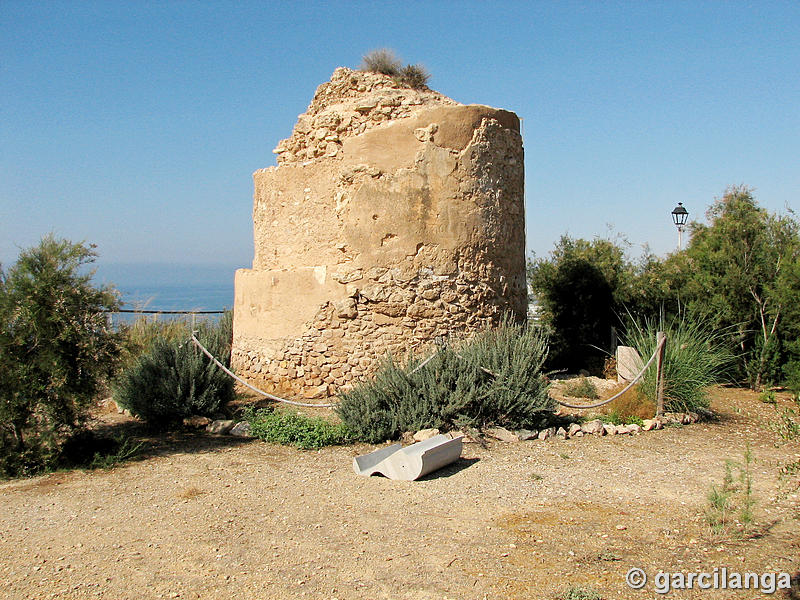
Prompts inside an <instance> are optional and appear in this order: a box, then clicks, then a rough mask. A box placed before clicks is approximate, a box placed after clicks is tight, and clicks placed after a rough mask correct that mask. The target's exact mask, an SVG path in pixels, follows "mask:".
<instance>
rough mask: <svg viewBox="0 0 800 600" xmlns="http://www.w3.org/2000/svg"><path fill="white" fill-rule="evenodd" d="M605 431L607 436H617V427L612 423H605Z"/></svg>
mask: <svg viewBox="0 0 800 600" xmlns="http://www.w3.org/2000/svg"><path fill="white" fill-rule="evenodd" d="M603 431H605V432H606V435H617V427H616V426H615V425H612V424H611V423H603Z"/></svg>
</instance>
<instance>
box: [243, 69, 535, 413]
mask: <svg viewBox="0 0 800 600" xmlns="http://www.w3.org/2000/svg"><path fill="white" fill-rule="evenodd" d="M276 153H277V154H278V166H277V167H270V168H268V169H262V170H259V171H257V172H256V173H255V174H254V181H255V197H254V208H253V221H254V235H255V256H254V260H253V269H242V270H239V271H237V274H236V292H235V302H234V348H233V355H232V361H233V366H234V368H235V369H236V370H237V372H238V373H239V374H240V375H243V376H245V377H246V378H248V379H250V380H252V381H253V382H254V383H256V384H257V385H261V386H263V387H264V388H265V389H267V390H269V391H272V392H273V393H278V394H283V395H290V396H304V397H307V398H317V397H326V396H329V395H334V394H335V393H336V392H337V390H339V389H342V388H344V389H347V388H348V387H349V386H351V385H352V384H353V382H354V381H356V380H358V379H360V378H363V377H366V376H369V375H371V374H372V373H373V372H374V370H375V369H376V367H377V365H378V364H379V362H380V360H381V359H382V357H384V356H385V355H386V353H387V352H388V353H392V354H394V355H395V356H398V357H401V358H402V357H404V356H405V355H406V354H407V353H408V352H417V353H422V352H423V351H424V350H425V349H426V346H427V345H429V344H430V343H431V342H432V341H433V340H434V339H435V338H437V337H440V336H441V337H447V336H450V335H454V334H455V335H468V334H470V333H472V332H475V331H478V330H480V329H483V328H485V327H487V326H491V325H493V324H496V323H497V322H498V321H499V319H500V318H501V317H502V315H503V313H505V312H507V311H509V312H511V313H512V315H513V316H514V317H515V318H517V319H520V320H522V319H524V316H525V312H526V303H527V300H526V286H525V256H524V250H525V248H524V207H523V195H524V194H523V149H522V141H521V138H520V135H519V120H518V119H517V117H516V115H514V114H513V113H510V112H507V111H502V110H498V109H494V108H490V107H486V106H480V105H468V106H465V105H460V104H458V103H456V102H454V101H453V100H451V99H449V98H446V97H444V96H442V95H441V94H438V93H436V92H433V91H430V90H424V91H417V90H410V89H406V88H400V87H398V86H397V84H395V83H394V82H393V81H392V80H391V79H390V78H388V77H385V76H382V75H377V74H372V73H361V72H354V71H350V70H348V69H337V70H336V71H335V72H334V75H333V77H332V79H331V81H330V82H328V83H326V84H323V85H321V86H320V87H319V88H318V89H317V94H316V95H315V98H314V100H313V101H312V103H311V105H310V106H309V109H308V111H307V113H305V114H304V115H300V117H299V118H298V123H297V125H296V126H295V129H294V132H293V134H292V136H291V137H290V138H289V139H288V140H284V141H282V142H281V143H280V144H279V145H278V148H277V149H276Z"/></svg>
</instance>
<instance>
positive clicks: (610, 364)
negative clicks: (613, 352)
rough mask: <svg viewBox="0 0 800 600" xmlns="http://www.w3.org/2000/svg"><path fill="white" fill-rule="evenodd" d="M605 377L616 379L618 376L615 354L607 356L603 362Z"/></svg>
mask: <svg viewBox="0 0 800 600" xmlns="http://www.w3.org/2000/svg"><path fill="white" fill-rule="evenodd" d="M603 378H605V379H616V378H617V359H616V358H615V357H613V356H607V357H606V360H605V362H604V363H603Z"/></svg>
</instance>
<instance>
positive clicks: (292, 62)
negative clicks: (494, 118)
mask: <svg viewBox="0 0 800 600" xmlns="http://www.w3.org/2000/svg"><path fill="white" fill-rule="evenodd" d="M381 47H388V48H391V49H393V50H395V52H396V53H397V54H398V55H399V56H400V57H401V58H402V59H403V60H404V61H405V62H408V63H422V64H423V65H425V67H426V68H427V70H428V71H429V72H430V73H431V74H432V76H431V79H430V82H429V85H430V86H431V87H432V88H434V89H436V90H439V91H440V92H442V93H444V94H446V95H448V96H450V97H451V98H453V99H455V100H458V101H459V102H462V103H465V104H469V103H478V104H487V105H491V106H495V107H500V108H505V109H508V110H512V111H514V112H516V113H517V115H519V116H520V117H521V118H522V119H523V133H524V145H525V184H526V231H527V252H528V254H529V255H530V254H532V253H535V254H536V256H539V257H545V256H546V255H547V254H548V253H549V252H550V250H551V249H552V248H553V245H554V244H555V242H556V241H557V240H558V239H559V237H560V236H561V235H563V234H565V233H567V234H569V235H571V236H573V237H582V238H587V239H591V238H593V237H595V236H608V235H621V236H624V237H625V238H626V239H627V240H629V242H630V243H631V250H630V252H631V254H632V255H633V256H635V255H637V254H638V253H639V252H640V250H641V247H642V245H644V244H647V245H648V246H649V247H650V249H651V250H652V251H653V252H655V253H656V254H658V255H661V256H663V255H665V254H666V253H668V252H672V251H674V249H675V246H676V244H677V232H676V229H675V226H674V225H673V224H672V220H671V217H670V212H671V211H672V209H673V208H674V207H675V205H676V204H677V202H683V204H684V205H685V207H686V208H687V209H688V211H689V213H690V218H692V219H699V220H701V221H702V220H704V213H705V211H706V209H707V208H708V206H709V205H710V204H711V203H712V202H713V201H714V199H715V198H718V197H720V196H721V195H722V194H723V193H724V191H725V188H726V187H727V186H729V185H738V184H745V185H748V186H750V187H752V188H754V190H755V192H754V194H755V197H756V199H757V201H758V202H759V203H760V204H761V205H762V206H764V207H766V208H767V209H769V210H770V211H773V212H784V211H785V210H786V209H787V208H790V209H794V210H796V211H800V195H798V191H800V3H799V2H796V1H790V2H769V1H766V0H762V1H758V2H755V1H754V2H733V1H729V2H722V1H717V2H681V1H670V2H655V1H645V0H638V1H635V2H610V1H607V2H569V1H555V0H552V1H547V2H536V1H532V2H503V1H497V2H491V3H490V2H473V1H467V0H462V1H459V2H450V1H435V0H427V1H424V2H416V1H413V0H403V1H401V2H393V1H385V2H374V1H369V2H345V1H339V2H336V1H331V2H300V1H298V2H290V1H280V2H271V1H261V2H247V1H228V2H225V1H218V2H209V1H203V0H198V1H191V2H190V1H182V2H169V1H161V2H153V1H147V0H137V1H134V2H131V1H121V0H120V1H114V0H104V1H102V2H93V1H91V0H82V1H79V2H63V1H58V0H50V1H48V2H32V1H30V0H0V263H2V264H3V265H8V264H9V263H12V262H13V261H14V260H15V259H16V257H17V255H18V253H19V250H20V249H21V248H27V247H30V246H33V245H35V244H36V243H38V241H39V239H40V238H41V237H42V236H43V235H45V234H47V233H50V232H52V233H54V234H56V235H57V236H60V237H65V238H68V239H71V240H73V241H81V240H84V241H86V242H87V243H94V244H96V245H97V251H98V253H99V261H98V264H99V265H102V264H113V263H162V264H195V265H202V264H214V265H220V266H231V267H249V266H250V265H251V263H252V258H253V233H252V218H251V211H252V195H253V182H252V173H253V172H254V171H255V170H257V169H260V168H264V167H268V166H270V165H274V164H275V159H274V155H273V153H272V149H273V148H274V147H275V146H276V145H277V143H278V142H279V141H280V140H281V139H283V138H286V137H288V136H289V135H290V134H291V131H292V127H293V125H294V122H295V121H296V119H297V115H298V114H300V113H302V112H304V111H305V110H306V107H307V106H308V104H309V102H310V101H311V98H312V96H313V94H314V90H315V89H316V87H317V86H318V85H319V84H321V83H323V82H324V81H327V80H328V79H329V78H330V75H331V73H332V72H333V70H334V69H335V68H336V67H338V66H347V67H352V68H355V67H357V66H358V65H359V63H360V62H361V57H362V56H363V55H364V54H365V53H366V52H368V51H370V50H373V49H375V48H381Z"/></svg>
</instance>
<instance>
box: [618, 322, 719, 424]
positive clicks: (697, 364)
mask: <svg viewBox="0 0 800 600" xmlns="http://www.w3.org/2000/svg"><path fill="white" fill-rule="evenodd" d="M659 331H663V332H664V333H665V334H666V336H667V346H666V351H665V356H664V408H665V409H666V410H667V411H671V412H687V411H693V412H694V411H697V410H698V409H700V410H702V409H707V408H708V406H709V404H710V400H709V397H708V388H709V387H710V386H712V385H714V384H717V383H721V382H722V381H724V380H725V379H726V378H727V375H728V373H729V372H730V369H731V367H732V366H733V364H734V355H733V352H732V351H731V350H730V347H729V346H728V345H727V342H726V336H725V335H724V332H719V331H713V330H711V329H708V328H707V327H706V326H705V325H704V324H703V323H702V322H701V321H700V320H699V319H696V318H692V317H690V316H687V315H685V314H684V315H681V316H679V317H676V318H674V319H670V320H668V321H665V320H664V319H663V318H662V319H658V320H655V319H652V320H651V319H645V320H643V321H640V320H636V319H633V318H630V319H629V321H628V323H627V333H626V335H625V336H624V339H625V342H626V344H627V345H628V346H633V347H634V348H636V350H637V351H638V352H639V355H640V356H641V357H642V360H643V361H645V362H646V361H647V360H648V359H649V358H650V356H652V354H653V352H655V349H656V345H657V343H656V334H657V332H659ZM656 375H657V374H656V365H655V362H654V363H653V365H652V366H651V367H650V368H649V369H648V370H647V372H646V373H645V375H644V377H643V379H642V382H641V390H642V392H643V393H644V394H645V396H646V397H647V398H649V399H651V400H652V401H653V402H655V401H656V397H657V393H658V381H657V376H656Z"/></svg>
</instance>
